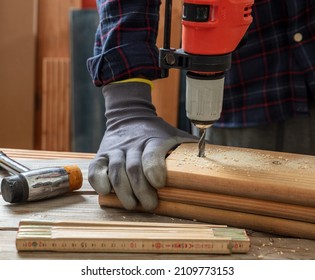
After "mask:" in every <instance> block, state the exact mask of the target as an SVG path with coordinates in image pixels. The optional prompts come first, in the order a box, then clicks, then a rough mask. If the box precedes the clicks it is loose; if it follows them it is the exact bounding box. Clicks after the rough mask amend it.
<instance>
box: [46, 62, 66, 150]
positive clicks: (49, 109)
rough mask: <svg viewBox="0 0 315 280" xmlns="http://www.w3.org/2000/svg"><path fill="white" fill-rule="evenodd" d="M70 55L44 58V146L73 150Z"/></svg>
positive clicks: (53, 148) (47, 148) (50, 148)
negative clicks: (71, 148)
mask: <svg viewBox="0 0 315 280" xmlns="http://www.w3.org/2000/svg"><path fill="white" fill-rule="evenodd" d="M69 68H70V66H69V58H67V57H66V58H44V59H43V76H42V82H43V85H42V122H41V124H42V126H41V132H42V133H41V148H42V149H44V150H54V151H68V150H69V149H70V92H69V88H70V86H69V84H70V79H69V76H70V74H69V71H70V69H69Z"/></svg>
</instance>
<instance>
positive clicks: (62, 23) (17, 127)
mask: <svg viewBox="0 0 315 280" xmlns="http://www.w3.org/2000/svg"><path fill="white" fill-rule="evenodd" d="M181 8H182V5H181V1H174V3H173V24H172V25H173V26H172V42H171V44H172V46H173V47H176V48H178V47H179V45H180V36H181V35H180V18H181ZM163 15H164V7H163V6H162V7H161V18H160V30H161V31H160V34H163V31H162V29H163V22H164V18H163ZM97 25H98V14H97V10H96V5H95V0H53V1H52V0H23V1H21V0H1V1H0V36H1V40H0V85H1V91H0V123H1V128H2V129H1V132H0V147H5V148H19V149H37V150H51V151H75V152H96V150H97V148H98V145H99V143H100V141H101V138H102V136H103V134H104V130H105V127H106V125H105V117H104V101H103V96H102V94H101V89H100V88H96V87H94V85H93V84H92V82H91V79H90V76H89V74H88V72H87V68H86V59H87V58H88V57H90V56H91V55H93V45H94V34H95V30H96V27H97ZM162 37H163V36H162V35H160V36H159V38H158V46H159V47H161V46H162V44H163V42H162V40H163V38H162ZM180 85H181V73H180V72H179V71H177V70H171V71H170V77H169V78H167V80H163V81H162V82H161V80H159V81H156V82H155V87H154V92H153V103H154V104H155V106H156V108H157V112H158V114H159V115H160V116H161V117H162V118H164V119H165V120H166V121H167V122H169V123H170V124H172V125H174V126H178V127H181V128H185V125H186V124H185V119H183V118H181V116H182V115H183V114H184V115H185V113H182V112H181V110H180V107H181V103H182V102H184V101H183V100H182V99H183V98H181V94H180V92H181V91H182V90H181V86H180Z"/></svg>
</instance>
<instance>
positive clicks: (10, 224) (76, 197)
mask: <svg viewBox="0 0 315 280" xmlns="http://www.w3.org/2000/svg"><path fill="white" fill-rule="evenodd" d="M0 150H1V149H0ZM2 150H3V151H4V152H5V153H6V154H7V155H8V156H10V157H12V158H13V159H16V160H18V161H19V162H20V163H22V164H24V165H25V166H27V167H30V168H32V169H34V168H40V167H48V166H57V165H58V166H59V165H69V164H77V165H78V166H79V167H80V168H81V170H82V172H83V177H84V183H83V187H82V188H81V189H80V191H76V192H75V193H71V194H68V195H64V196H61V197H57V198H53V199H49V200H45V201H38V202H32V203H24V204H16V205H15V204H8V203H6V202H5V201H4V200H3V199H2V198H1V199H0V215H1V218H0V259H1V260H8V259H46V260H47V259H82V260H87V259H94V260H98V259H220V260H231V259H232V260H233V259H247V260H250V259H271V260H273V259H297V260H299V259H315V241H314V240H306V239H298V238H286V237H283V236H276V235H270V234H265V233H260V232H254V231H251V230H248V231H247V233H248V235H249V237H250V239H251V249H250V252H249V253H248V254H233V255H193V254H191V255H187V254H185V255H184V254H121V253H113V254H110V253H55V252H36V253H35V252H22V253H18V252H17V251H16V248H15V237H16V233H17V229H18V224H19V221H20V220H21V219H34V220H36V219H38V220H51V221H54V220H88V221H105V220H112V221H142V222H148V221H154V222H171V223H173V222H195V221H185V220H182V219H176V218H173V217H165V216H158V215H154V214H149V213H137V212H128V211H125V210H121V209H112V208H104V207H100V206H99V204H98V195H97V193H96V192H95V191H94V190H93V189H92V187H91V186H90V185H89V183H88V181H87V168H88V164H89V162H90V159H91V158H92V157H93V155H92V154H79V153H57V152H43V151H24V150H12V149H2ZM7 175H8V173H7V172H6V171H3V170H1V171H0V180H1V178H2V177H3V176H7Z"/></svg>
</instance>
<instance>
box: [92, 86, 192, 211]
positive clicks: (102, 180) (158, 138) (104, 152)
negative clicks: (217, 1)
mask: <svg viewBox="0 0 315 280" xmlns="http://www.w3.org/2000/svg"><path fill="white" fill-rule="evenodd" d="M103 95H104V98H105V116H106V118H107V124H106V126H107V128H106V131H105V135H104V137H103V140H102V142H101V144H100V147H99V150H98V152H97V155H96V157H95V158H94V160H93V161H92V162H91V164H90V166H89V176H88V177H89V182H90V184H91V185H92V187H93V188H94V189H95V190H96V191H97V192H98V193H99V194H104V195H105V194H108V193H110V192H111V190H112V189H114V191H115V193H116V195H117V196H118V198H119V200H120V201H121V203H122V204H123V206H124V207H125V208H126V209H134V208H135V207H136V205H137V203H138V201H139V202H140V204H141V205H142V206H143V207H144V208H145V209H147V210H153V209H154V208H155V207H156V206H157V204H158V197H157V192H156V189H159V188H161V187H163V186H164V185H165V182H166V165H165V157H166V155H167V153H168V151H170V150H171V149H172V148H174V147H176V146H177V145H179V144H180V143H184V142H197V141H198V140H197V138H195V137H194V136H192V135H190V134H188V133H186V132H184V131H181V130H179V129H177V128H174V127H172V126H171V125H169V124H168V123H166V122H165V121H164V120H163V119H161V118H160V117H158V116H157V115H156V112H155V108H154V106H153V105H152V103H151V88H150V86H149V85H148V84H146V83H141V82H125V83H117V84H110V85H107V86H105V87H104V88H103Z"/></svg>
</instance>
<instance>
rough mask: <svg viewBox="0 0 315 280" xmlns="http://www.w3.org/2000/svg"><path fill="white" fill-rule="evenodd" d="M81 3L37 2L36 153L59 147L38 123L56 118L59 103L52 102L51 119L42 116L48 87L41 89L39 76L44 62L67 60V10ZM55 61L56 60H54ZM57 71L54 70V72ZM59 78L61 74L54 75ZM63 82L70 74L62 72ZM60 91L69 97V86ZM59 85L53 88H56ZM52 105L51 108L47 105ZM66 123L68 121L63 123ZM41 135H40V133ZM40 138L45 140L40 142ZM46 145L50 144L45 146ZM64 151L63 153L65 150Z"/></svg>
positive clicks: (63, 0) (72, 0) (70, 0)
mask: <svg viewBox="0 0 315 280" xmlns="http://www.w3.org/2000/svg"><path fill="white" fill-rule="evenodd" d="M80 7H81V0H54V1H51V0H40V1H39V8H38V42H37V47H38V48H37V63H36V68H37V69H36V76H37V78H36V105H37V106H36V114H35V115H36V122H35V129H36V133H35V147H36V149H43V146H42V145H44V146H45V149H52V150H55V149H56V148H57V147H59V148H58V150H60V146H59V145H56V144H53V139H48V138H49V137H53V135H54V132H53V130H50V129H52V127H46V126H45V125H44V124H42V120H47V119H48V118H53V117H56V118H57V115H56V114H57V112H58V110H59V108H58V107H59V106H61V105H60V104H61V102H60V103H59V100H57V101H56V102H54V103H53V104H54V106H55V108H54V109H53V108H51V111H50V112H51V113H52V114H53V115H54V116H53V115H51V116H46V115H43V114H44V112H47V111H45V107H44V106H46V105H47V104H45V105H44V104H43V96H44V95H43V91H44V90H45V91H46V94H48V91H47V89H48V86H46V88H45V89H44V88H43V86H45V85H44V83H43V73H44V72H45V71H46V70H47V69H46V70H45V71H44V70H43V67H44V66H45V67H46V66H47V64H45V63H44V60H45V59H48V58H50V59H58V58H61V59H69V58H70V34H69V26H70V24H69V10H70V9H72V8H80ZM56 61H57V60H56ZM56 69H57V68H56ZM56 75H57V76H59V78H61V77H60V75H61V73H58V74H56ZM64 75H66V76H65V77H64V79H65V80H70V73H69V72H68V71H66V72H64ZM62 85H63V86H64V87H67V88H63V89H60V88H59V90H61V91H62V92H63V93H65V94H70V88H69V87H70V85H69V83H63V84H62ZM60 86H61V84H59V85H57V87H60ZM50 105H52V104H50ZM64 121H65V122H66V123H69V120H64ZM43 128H44V129H45V131H42V129H43ZM42 136H44V137H46V138H45V140H43V141H42ZM66 140H67V139H66V138H65V139H64V140H63V141H66ZM49 143H50V144H49ZM62 147H63V148H62V149H61V150H63V149H66V148H67V147H68V148H69V144H67V145H62ZM68 148H67V149H68Z"/></svg>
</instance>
